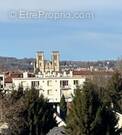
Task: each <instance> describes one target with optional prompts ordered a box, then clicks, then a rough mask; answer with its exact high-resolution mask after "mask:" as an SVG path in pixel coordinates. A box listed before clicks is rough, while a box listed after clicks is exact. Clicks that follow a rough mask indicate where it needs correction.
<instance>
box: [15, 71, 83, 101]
mask: <svg viewBox="0 0 122 135" xmlns="http://www.w3.org/2000/svg"><path fill="white" fill-rule="evenodd" d="M84 81H85V78H82V77H78V76H77V77H74V76H73V74H72V71H70V72H69V73H66V72H63V73H57V72H53V73H44V74H40V75H36V76H35V77H27V73H24V75H23V78H13V86H14V89H16V90H17V89H18V88H19V86H22V87H23V89H24V90H25V89H30V88H35V89H38V90H39V91H40V94H43V95H44V97H46V98H47V99H49V102H52V103H59V102H60V99H61V96H62V95H64V96H65V98H66V100H67V101H71V100H72V94H74V90H75V89H76V87H77V86H81V87H82V85H83V83H84Z"/></svg>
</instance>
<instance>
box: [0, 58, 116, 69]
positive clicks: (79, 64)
mask: <svg viewBox="0 0 122 135" xmlns="http://www.w3.org/2000/svg"><path fill="white" fill-rule="evenodd" d="M34 61H35V59H34V58H23V59H17V58H14V57H1V56H0V72H4V71H15V70H16V71H33V67H34ZM60 65H61V68H62V69H66V68H67V69H74V68H89V67H90V66H93V67H95V68H98V69H99V68H100V69H104V68H106V67H108V68H115V66H116V61H114V60H105V61H61V62H60Z"/></svg>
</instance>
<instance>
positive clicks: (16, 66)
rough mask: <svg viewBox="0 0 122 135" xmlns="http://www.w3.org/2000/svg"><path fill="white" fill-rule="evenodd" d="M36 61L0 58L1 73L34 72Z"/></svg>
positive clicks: (31, 59)
mask: <svg viewBox="0 0 122 135" xmlns="http://www.w3.org/2000/svg"><path fill="white" fill-rule="evenodd" d="M33 64H34V59H33V58H23V59H17V58H14V57H0V71H1V72H3V71H8V70H11V71H15V70H16V71H18V70H22V71H24V70H29V71H32V70H33Z"/></svg>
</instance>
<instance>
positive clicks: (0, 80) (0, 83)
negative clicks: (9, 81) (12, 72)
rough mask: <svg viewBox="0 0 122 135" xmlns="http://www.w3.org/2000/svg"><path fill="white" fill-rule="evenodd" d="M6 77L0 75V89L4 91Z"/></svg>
mask: <svg viewBox="0 0 122 135" xmlns="http://www.w3.org/2000/svg"><path fill="white" fill-rule="evenodd" d="M4 80H5V79H4V75H3V74H1V75H0V89H4Z"/></svg>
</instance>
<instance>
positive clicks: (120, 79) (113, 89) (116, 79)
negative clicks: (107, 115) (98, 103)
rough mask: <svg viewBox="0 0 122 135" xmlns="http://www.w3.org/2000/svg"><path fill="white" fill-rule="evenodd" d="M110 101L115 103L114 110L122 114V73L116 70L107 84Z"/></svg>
mask: <svg viewBox="0 0 122 135" xmlns="http://www.w3.org/2000/svg"><path fill="white" fill-rule="evenodd" d="M107 92H108V94H107V95H108V101H109V103H110V104H113V109H114V111H117V112H119V113H121V114H122V75H121V74H120V73H119V72H115V73H114V74H113V76H112V78H111V79H110V80H109V82H108V86H107Z"/></svg>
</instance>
